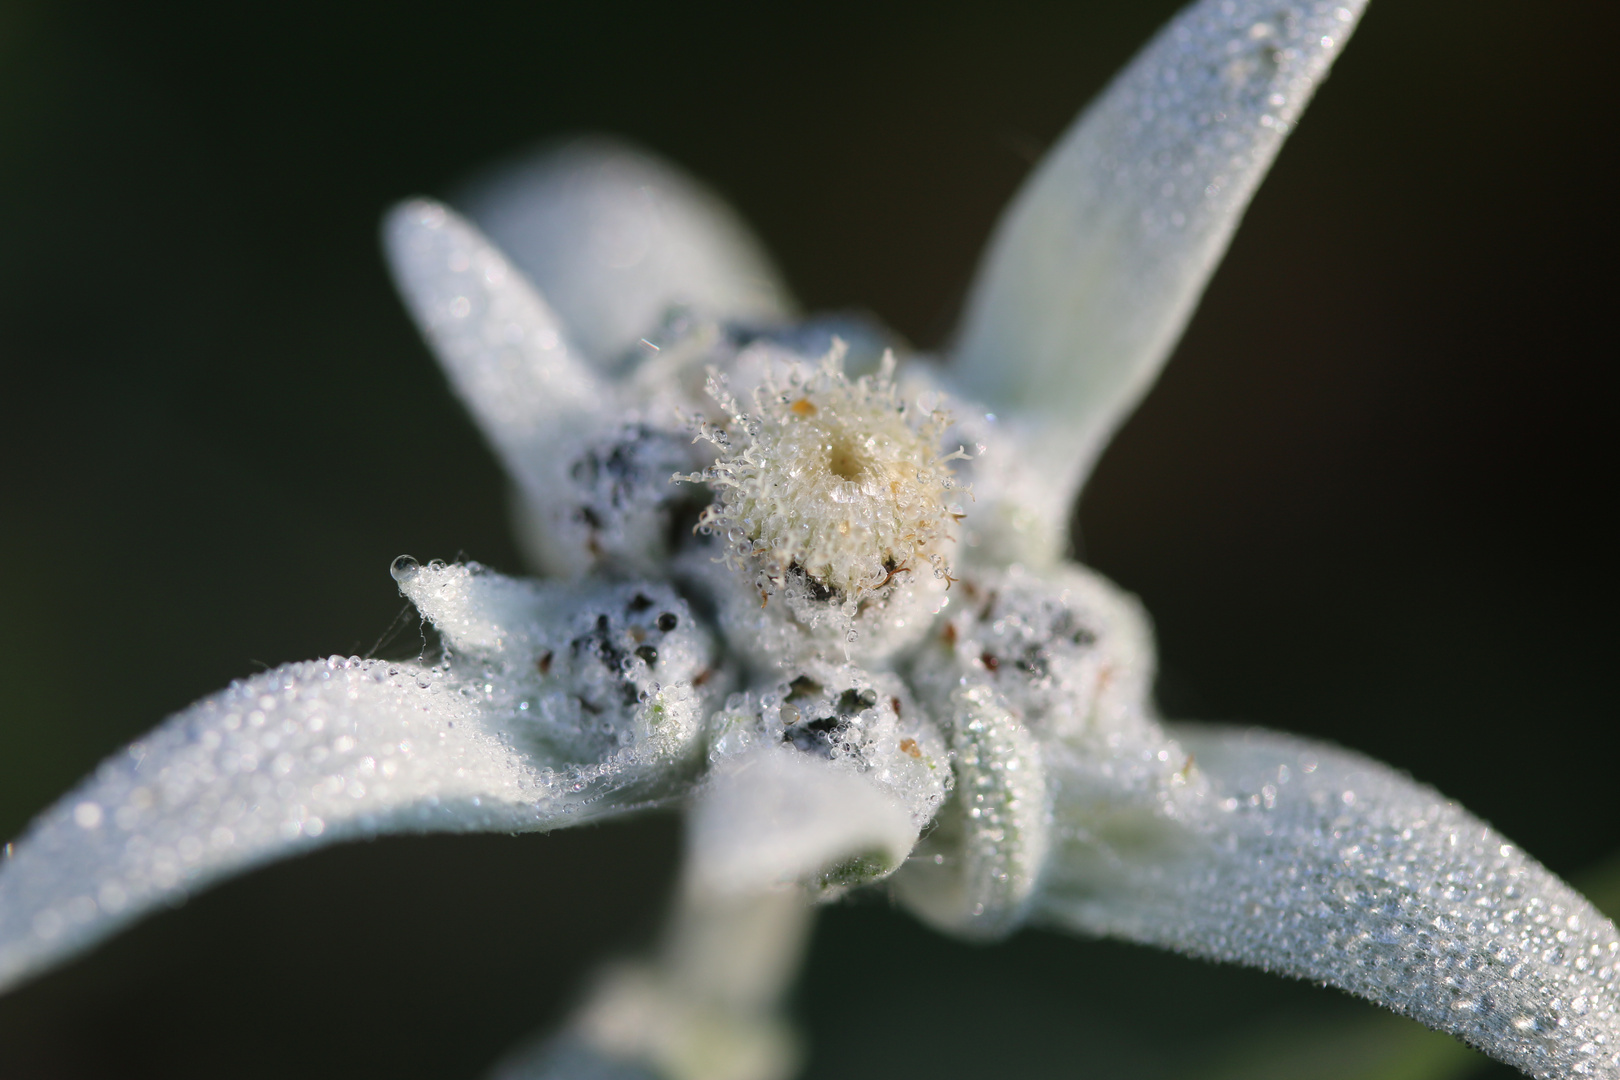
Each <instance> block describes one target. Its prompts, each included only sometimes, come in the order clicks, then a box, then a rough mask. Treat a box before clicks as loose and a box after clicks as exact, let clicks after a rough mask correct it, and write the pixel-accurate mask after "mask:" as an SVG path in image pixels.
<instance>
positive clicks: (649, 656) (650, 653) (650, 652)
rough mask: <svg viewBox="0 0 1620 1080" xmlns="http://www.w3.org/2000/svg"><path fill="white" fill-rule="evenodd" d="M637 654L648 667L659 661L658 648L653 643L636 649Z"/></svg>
mask: <svg viewBox="0 0 1620 1080" xmlns="http://www.w3.org/2000/svg"><path fill="white" fill-rule="evenodd" d="M636 655H637V656H638V657H640V658H641V659H642V660H643V661H644V662H645V663H646V665H647V666H648V667H652V666H653V665H654V664H656V663H658V650H657V649H655V648H653V647H652V646H651V645H643V646H642V647H641V648H639V649H637V650H636Z"/></svg>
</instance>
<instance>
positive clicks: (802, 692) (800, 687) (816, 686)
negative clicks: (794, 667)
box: [787, 675, 821, 701]
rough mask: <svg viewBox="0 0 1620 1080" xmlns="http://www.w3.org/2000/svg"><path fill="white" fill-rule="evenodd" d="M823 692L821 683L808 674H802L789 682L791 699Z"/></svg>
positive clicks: (789, 697) (796, 699) (789, 696)
mask: <svg viewBox="0 0 1620 1080" xmlns="http://www.w3.org/2000/svg"><path fill="white" fill-rule="evenodd" d="M819 693H821V684H820V683H818V682H816V680H814V679H812V678H811V677H810V676H808V675H800V676H798V677H796V678H795V679H794V680H793V681H792V682H790V683H788V696H787V699H788V700H789V701H798V700H800V699H802V698H807V697H815V696H816V695H817V694H819Z"/></svg>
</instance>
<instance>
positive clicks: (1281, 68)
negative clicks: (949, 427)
mask: <svg viewBox="0 0 1620 1080" xmlns="http://www.w3.org/2000/svg"><path fill="white" fill-rule="evenodd" d="M1363 6H1364V0H1326V2H1324V0H1281V2H1266V0H1200V2H1198V3H1195V4H1193V5H1191V6H1190V7H1188V8H1187V9H1185V10H1184V11H1183V12H1182V13H1181V14H1180V15H1178V16H1177V17H1176V18H1175V19H1174V20H1173V21H1172V22H1171V23H1170V24H1169V25H1168V26H1166V27H1165V28H1164V29H1163V30H1161V31H1160V32H1159V34H1158V36H1156V37H1155V38H1154V39H1153V41H1152V42H1151V43H1149V45H1148V46H1147V48H1145V49H1144V50H1143V51H1142V52H1141V53H1140V54H1138V55H1137V57H1136V59H1135V60H1134V61H1132V63H1131V65H1130V66H1129V67H1128V68H1126V69H1125V70H1124V71H1123V72H1122V73H1121V74H1120V75H1119V76H1118V77H1117V78H1116V79H1115V80H1114V82H1113V83H1112V85H1110V86H1109V88H1108V89H1107V90H1106V91H1105V92H1104V94H1103V95H1102V97H1101V98H1100V99H1098V100H1097V101H1096V102H1095V103H1094V104H1092V105H1091V107H1090V108H1088V109H1087V110H1086V111H1085V113H1083V114H1082V115H1081V117H1080V118H1079V120H1078V121H1077V122H1076V123H1075V124H1074V126H1073V127H1071V128H1070V129H1069V131H1068V132H1067V133H1066V134H1065V135H1064V136H1063V138H1062V140H1061V141H1060V142H1059V143H1058V145H1057V146H1056V147H1055V148H1054V149H1053V150H1052V151H1051V152H1050V153H1049V154H1048V155H1047V156H1046V158H1045V160H1044V161H1043V162H1042V163H1041V165H1040V166H1039V167H1038V169H1037V170H1036V172H1035V174H1034V175H1033V176H1032V177H1031V178H1030V179H1029V181H1028V182H1027V183H1026V184H1025V186H1024V188H1023V190H1022V191H1021V192H1020V193H1019V195H1018V197H1017V199H1016V200H1015V201H1014V203H1013V204H1012V206H1011V207H1010V208H1009V209H1008V211H1007V213H1006V214H1005V216H1004V217H1003V219H1002V221H1001V223H1000V224H999V226H998V227H997V230H996V233H995V235H994V237H993V238H992V240H991V243H990V247H989V250H988V252H987V254H986V256H985V258H984V261H983V263H982V265H981V268H980V271H979V277H978V280H977V282H976V283H975V285H974V288H973V291H972V293H971V295H970V297H969V300H968V305H967V310H966V314H965V319H964V323H963V326H962V330H961V337H960V340H959V341H958V343H957V347H956V349H955V361H954V363H955V370H956V376H957V378H958V379H959V380H960V381H961V383H962V385H963V386H964V388H965V389H966V390H967V391H968V392H969V393H970V394H971V395H973V396H977V397H979V398H981V399H982V400H984V401H986V402H987V403H988V404H990V405H991V407H993V408H997V409H1001V410H1006V411H1013V410H1017V409H1025V410H1031V411H1033V412H1036V413H1041V414H1044V415H1045V416H1046V417H1048V418H1049V421H1050V424H1051V428H1050V431H1049V438H1050V440H1051V447H1050V453H1051V454H1052V455H1053V458H1054V464H1056V465H1060V466H1061V467H1062V468H1063V469H1066V470H1067V475H1066V476H1065V477H1064V479H1065V480H1068V481H1071V482H1073V483H1078V482H1079V481H1081V480H1082V479H1083V478H1084V475H1085V473H1086V472H1087V471H1088V470H1089V468H1090V464H1091V462H1092V460H1093V459H1094V458H1095V457H1096V455H1097V454H1099V453H1100V452H1101V450H1102V447H1103V445H1104V444H1105V443H1106V441H1107V439H1108V436H1109V435H1110V434H1111V433H1112V431H1113V430H1114V428H1116V427H1117V426H1118V425H1119V424H1120V422H1121V421H1122V420H1123V419H1124V417H1125V416H1126V414H1127V413H1128V412H1129V410H1130V409H1131V408H1132V407H1134V405H1135V404H1136V402H1137V400H1138V399H1139V398H1140V397H1141V396H1142V394H1143V393H1144V392H1145V391H1146V390H1147V388H1148V386H1149V385H1150V384H1151V383H1152V381H1153V378H1154V376H1155V375H1156V374H1157V372H1158V370H1159V368H1160V366H1161V365H1162V364H1163V363H1164V361H1165V359H1166V357H1167V356H1168V355H1169V353H1170V350H1171V349H1172V348H1173V347H1174V345H1175V343H1176V340H1177V339H1178V338H1179V337H1180V335H1181V331H1182V328H1183V327H1184V326H1185V324H1186V322H1187V320H1188V318H1189V317H1190V316H1191V314H1192V311H1193V308H1194V307H1195V306H1196V305H1197V303H1198V298H1199V296H1200V295H1201V294H1202V293H1203V290H1204V286H1205V284H1206V282H1207V281H1208V280H1209V277H1210V275H1211V274H1212V273H1213V272H1214V269H1215V266H1216V264H1217V263H1218V262H1219V261H1220V258H1221V256H1222V254H1223V253H1224V252H1225V251H1226V246H1227V243H1228V242H1229V241H1230V239H1231V236H1232V233H1233V231H1234V230H1235V229H1236V228H1237V224H1238V221H1239V219H1240V218H1241V217H1242V215H1243V211H1244V208H1245V207H1246V206H1247V205H1248V202H1249V199H1250V198H1251V197H1252V196H1253V194H1254V191H1255V189H1256V187H1258V185H1259V183H1260V181H1261V179H1262V178H1263V177H1264V176H1265V174H1266V170H1267V169H1268V168H1269V167H1270V165H1271V162H1272V159H1273V158H1274V157H1275V156H1276V154H1277V151H1278V149H1279V148H1280V147H1281V146H1282V142H1283V139H1284V137H1285V136H1286V135H1287V133H1288V132H1289V131H1290V130H1291V129H1292V127H1293V125H1294V123H1295V122H1296V121H1297V120H1298V118H1299V115H1300V113H1301V111H1302V110H1303V109H1304V108H1305V104H1306V102H1307V101H1308V100H1309V99H1310V96H1311V94H1312V92H1313V91H1314V90H1315V88H1316V86H1317V84H1318V83H1320V82H1321V80H1322V79H1323V77H1324V76H1326V75H1327V72H1328V66H1329V65H1330V64H1331V63H1332V61H1333V59H1334V57H1335V56H1336V55H1337V54H1338V52H1339V50H1340V49H1341V48H1343V46H1344V43H1345V40H1346V39H1347V38H1348V37H1349V36H1350V32H1351V31H1352V30H1353V29H1354V28H1355V24H1356V20H1357V18H1358V17H1359V15H1360V13H1361V10H1362V8H1363Z"/></svg>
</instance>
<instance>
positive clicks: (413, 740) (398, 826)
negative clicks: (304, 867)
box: [0, 657, 578, 988]
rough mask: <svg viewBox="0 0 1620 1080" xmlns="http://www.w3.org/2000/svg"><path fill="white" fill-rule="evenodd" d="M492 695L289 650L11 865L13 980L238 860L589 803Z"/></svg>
mask: <svg viewBox="0 0 1620 1080" xmlns="http://www.w3.org/2000/svg"><path fill="white" fill-rule="evenodd" d="M577 801H578V797H577V796H576V795H574V794H573V793H572V792H571V791H570V790H569V789H568V785H567V784H565V783H564V782H563V781H562V779H561V778H559V777H556V776H553V775H550V774H547V773H545V772H543V771H542V770H541V769H540V768H538V767H537V765H536V764H535V762H534V761H533V760H532V758H529V757H527V756H525V755H521V754H519V753H518V752H516V751H515V750H514V749H513V748H512V746H511V745H510V744H509V741H508V740H507V738H506V736H505V735H504V734H503V733H502V732H501V731H499V730H498V729H497V728H496V726H495V725H494V724H493V723H492V722H491V721H490V718H489V717H488V716H487V715H486V712H485V710H484V709H483V708H482V706H481V705H480V704H479V702H478V701H477V700H475V699H473V698H470V697H468V696H464V695H463V694H461V693H458V692H457V690H456V688H455V687H454V686H449V685H445V684H444V680H443V677H442V675H441V674H440V673H439V672H435V671H432V670H430V669H428V668H425V667H423V666H420V665H416V664H399V663H390V662H385V661H373V660H360V659H358V658H355V659H351V660H344V659H342V658H339V657H333V658H332V659H330V660H326V661H312V662H307V663H299V664H289V665H286V666H284V667H280V668H277V669H275V670H273V671H267V672H265V673H264V674H262V675H257V676H254V677H253V678H250V679H244V680H242V681H240V682H237V683H234V684H232V685H231V687H230V688H228V689H226V690H224V691H222V692H220V693H218V694H215V695H213V696H212V697H209V698H205V699H204V700H203V701H201V702H198V703H197V704H196V705H193V706H192V707H190V708H189V709H186V710H185V711H183V712H181V713H178V714H177V715H175V716H173V717H171V718H170V719H169V720H168V721H166V722H165V723H164V724H162V725H161V726H160V727H158V728H157V729H156V730H154V731H152V732H151V733H149V734H148V735H146V736H145V737H143V738H141V739H140V740H139V741H137V742H135V743H132V744H131V745H130V746H129V747H127V748H126V749H124V750H122V751H120V752H119V753H117V754H115V755H114V756H112V757H111V758H108V759H107V760H106V761H105V762H103V763H102V765H101V766H100V767H99V768H98V769H97V770H96V772H95V774H94V775H92V776H91V777H90V778H89V779H87V780H86V781H85V782H84V783H83V784H81V785H80V786H79V787H78V788H77V789H76V790H74V791H73V792H71V793H70V794H68V795H67V796H65V797H64V798H63V799H61V800H60V801H59V802H58V803H57V804H56V805H55V806H53V807H51V808H50V809H49V810H47V811H45V813H44V814H43V815H41V816H40V818H39V819H38V820H36V821H35V822H34V824H33V825H32V826H31V827H30V828H29V830H28V832H27V833H26V834H25V835H24V836H23V837H22V838H21V839H20V840H19V841H18V842H17V843H16V845H15V853H14V855H13V856H12V857H11V858H10V859H8V860H6V861H5V862H4V863H3V864H0V988H4V987H6V986H9V985H11V984H13V983H15V982H17V981H18V980H20V979H22V978H24V977H26V976H28V975H29V974H31V973H33V972H35V971H38V970H40V969H41V968H43V967H46V966H48V965H51V964H53V963H56V962H58V961H60V960H62V959H65V958H66V957H69V956H71V955H73V954H74V953H77V952H79V951H81V950H83V949H85V948H87V947H89V946H91V945H93V944H95V943H96V942H97V941H99V940H101V939H102V938H104V937H106V936H107V935H109V934H111V933H112V932H114V931H115V930H117V929H119V928H120V927H122V926H123V925H124V924H126V923H128V922H131V921H132V920H134V919H136V918H138V917H140V916H141V915H143V914H145V913H146V912H148V911H150V910H152V909H153V908H155V907H158V906H160V905H165V904H174V903H177V902H179V901H181V900H183V899H184V898H185V897H186V895H187V894H188V893H190V892H192V891H194V890H196V889H199V888H202V887H204V886H206V885H208V884H210V883H211V882H213V881H216V880H217V879H219V878H221V877H224V876H226V875H228V874H233V873H238V872H241V871H243V870H246V869H248V868H250V867H252V866H256V865H259V864H261V863H265V862H268V861H271V860H273V859H282V858H288V857H291V856H293V855H296V854H299V853H300V852H303V851H307V850H310V849H312V848H314V847H317V846H320V845H323V844H328V843H331V842H333V841H335V840H342V839H349V838H354V837H364V836H375V835H378V834H380V833H387V832H431V831H453V832H465V831H485V830H499V831H516V830H524V829H544V828H550V827H552V826H555V825H557V824H560V823H563V822H564V821H566V820H571V819H570V818H568V817H567V816H566V815H568V814H569V813H570V812H571V811H575V810H577V809H578V807H577V806H576V803H577Z"/></svg>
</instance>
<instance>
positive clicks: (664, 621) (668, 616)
mask: <svg viewBox="0 0 1620 1080" xmlns="http://www.w3.org/2000/svg"><path fill="white" fill-rule="evenodd" d="M679 625H681V620H680V617H679V616H677V615H676V614H675V613H674V612H673V611H666V612H664V613H663V614H662V615H660V616H658V629H660V630H662V631H663V632H664V633H666V634H667V633H669V632H670V631H671V630H673V629H675V628H676V627H677V626H679Z"/></svg>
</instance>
